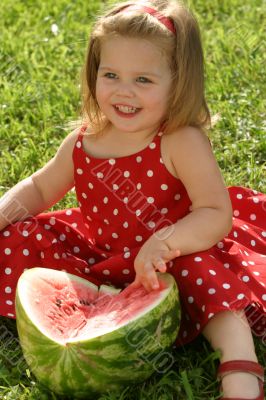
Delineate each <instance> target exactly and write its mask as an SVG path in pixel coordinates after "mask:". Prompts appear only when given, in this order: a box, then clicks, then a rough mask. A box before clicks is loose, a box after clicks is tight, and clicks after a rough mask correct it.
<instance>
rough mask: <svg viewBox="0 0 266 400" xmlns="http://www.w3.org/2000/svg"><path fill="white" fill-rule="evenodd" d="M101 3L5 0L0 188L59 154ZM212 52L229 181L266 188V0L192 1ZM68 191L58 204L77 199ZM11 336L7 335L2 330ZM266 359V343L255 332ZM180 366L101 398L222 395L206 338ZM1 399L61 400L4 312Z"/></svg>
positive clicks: (217, 145)
mask: <svg viewBox="0 0 266 400" xmlns="http://www.w3.org/2000/svg"><path fill="white" fill-rule="evenodd" d="M101 4H102V2H100V1H98V0H95V1H91V0H89V1H84V0H77V1H75V2H74V1H73V2H69V1H66V0H57V1H52V0H45V1H41V0H24V1H23V0H20V1H19V0H14V1H13V0H4V1H3V2H1V13H0V24H1V27H3V28H2V29H1V47H0V72H1V74H0V75H1V76H0V93H1V97H0V126H1V129H0V154H1V158H0V174H1V175H0V195H2V194H4V193H5V192H6V191H7V190H8V189H9V188H10V187H12V186H13V185H14V184H15V183H17V182H18V181H19V180H21V179H23V178H24V177H26V176H28V175H30V174H31V173H33V172H34V171H35V170H36V169H38V168H40V167H41V166H42V165H44V163H46V162H47V161H48V160H49V159H50V158H51V157H52V156H53V155H54V153H55V151H56V149H57V147H58V146H59V144H60V142H61V141H62V139H63V138H64V137H65V136H66V134H67V131H66V130H65V128H64V127H65V124H66V122H67V121H70V120H73V119H75V118H76V117H77V116H78V110H79V105H80V99H79V74H80V68H81V65H82V63H83V61H84V54H85V49H86V46H87V38H88V34H89V29H90V23H91V21H92V20H93V18H94V15H95V13H97V11H98V10H99V8H100V7H101ZM189 4H190V6H191V8H192V9H193V10H194V11H195V14H196V15H197V17H198V19H199V22H200V25H201V29H202V39H203V45H204V51H205V59H206V78H207V79H206V94H207V100H208V103H209V106H210V108H211V111H212V113H216V112H220V114H221V120H220V121H219V123H218V124H217V125H216V126H215V128H214V129H213V130H212V132H211V133H210V137H211V140H212V143H213V149H214V152H215V155H216V157H217V160H218V163H219V165H220V168H221V170H222V172H223V175H224V178H225V182H226V184H227V185H228V186H230V185H242V186H247V187H252V188H254V189H257V190H259V191H263V192H266V181H265V170H266V169H265V159H266V138H265V133H264V128H265V114H263V113H264V110H265V102H263V93H265V91H266V87H265V84H263V82H265V68H264V63H265V58H264V55H265V54H266V52H265V39H264V35H263V33H264V32H263V29H264V28H265V26H264V27H263V0H253V1H252V2H248V1H244V2H243V1H242V0H193V1H192V0H191V1H189ZM52 24H57V26H58V28H59V33H58V35H54V34H53V33H52V31H51V26H52ZM76 205H77V203H76V198H75V195H74V193H73V192H70V193H69V194H68V195H67V196H65V198H64V199H63V200H61V201H60V202H59V203H58V204H57V205H55V206H54V207H53V209H60V208H63V207H71V206H76ZM3 332H5V333H6V334H5V335H3V334H2V333H3ZM255 343H256V347H257V352H258V355H259V358H260V361H261V363H263V364H264V365H266V359H265V358H266V356H265V347H264V346H263V345H262V344H261V342H260V341H259V340H258V339H256V340H255ZM173 353H174V356H175V360H176V361H175V364H174V365H173V367H172V368H171V370H170V371H168V372H167V373H166V374H165V375H163V376H161V375H159V374H156V375H154V376H153V377H152V378H151V379H150V380H148V381H147V382H145V383H144V384H143V385H138V386H136V387H133V388H127V389H125V391H124V392H121V393H118V394H115V393H112V394H108V395H106V396H102V397H101V400H104V399H105V400H129V399H132V400H146V399H156V400H157V399H159V400H170V399H188V400H198V399H201V400H205V399H212V400H214V399H217V398H218V397H219V394H218V393H219V390H218V389H219V388H218V382H217V381H216V378H215V376H216V368H217V365H218V361H217V360H218V355H217V354H216V353H212V351H211V349H210V347H209V345H208V343H207V342H206V341H205V340H204V339H203V338H202V337H199V338H198V339H197V340H196V341H194V342H193V343H191V344H189V345H187V346H185V347H182V348H178V349H174V350H173ZM0 398H1V399H6V400H7V399H10V400H14V399H23V400H29V399H32V400H42V399H43V400H44V399H47V400H48V399H57V397H56V396H54V395H53V394H52V393H49V392H47V391H46V390H45V389H43V388H42V387H41V386H40V385H39V384H38V382H36V379H35V377H34V376H33V375H32V374H31V373H30V371H29V370H28V369H27V366H26V364H25V362H24V360H23V357H22V353H21V349H20V346H19V342H18V338H17V331H16V326H15V323H14V321H11V320H8V319H6V318H0Z"/></svg>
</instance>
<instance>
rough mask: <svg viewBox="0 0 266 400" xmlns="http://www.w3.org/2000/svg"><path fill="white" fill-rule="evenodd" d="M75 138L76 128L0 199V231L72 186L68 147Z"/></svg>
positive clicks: (36, 211) (47, 205) (70, 147)
mask: <svg viewBox="0 0 266 400" xmlns="http://www.w3.org/2000/svg"><path fill="white" fill-rule="evenodd" d="M76 137H77V131H73V132H72V133H70V134H69V135H68V136H67V137H66V138H65V140H64V141H63V142H62V144H61V146H60V147H59V149H58V151H57V153H56V155H55V156H54V157H53V158H52V159H51V160H50V161H49V162H48V163H47V164H46V165H45V166H44V167H43V168H41V169H39V170H38V171H36V172H35V173H34V174H33V175H31V176H30V177H28V178H26V179H23V180H22V181H20V182H19V183H17V184H16V185H15V186H14V187H13V188H11V189H10V190H9V191H8V192H6V193H5V195H4V196H3V197H2V198H1V199H0V230H2V229H4V228H5V227H6V226H7V225H9V224H11V223H13V222H15V221H19V220H23V219H25V218H27V217H31V216H34V215H37V214H39V213H40V212H43V211H45V210H47V209H48V208H49V207H51V206H52V205H54V204H55V203H57V202H58V201H59V200H60V199H61V198H62V197H63V196H64V195H65V194H66V193H67V192H68V191H69V190H70V189H71V188H72V187H73V185H74V176H73V162H72V150H73V146H74V143H75V140H76Z"/></svg>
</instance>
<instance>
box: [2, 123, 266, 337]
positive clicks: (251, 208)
mask: <svg viewBox="0 0 266 400" xmlns="http://www.w3.org/2000/svg"><path fill="white" fill-rule="evenodd" d="M85 130H86V127H85V126H84V127H82V128H81V130H80V133H79V135H78V138H77V140H76V143H75V146H74V150H73V163H74V174H75V188H76V194H77V199H78V202H79V207H77V208H71V209H67V210H62V211H54V212H47V213H42V214H39V215H37V216H36V217H34V218H30V219H28V220H25V221H23V222H17V223H14V224H11V225H9V226H7V227H6V228H5V229H3V230H2V231H1V232H0V314H1V315H3V316H7V317H11V318H15V309H14V297H15V290H16V284H17V280H18V278H19V276H20V275H21V273H22V272H23V270H24V269H25V268H32V267H35V266H42V267H46V268H55V269H59V270H65V271H67V272H70V273H72V274H76V275H78V276H81V277H83V278H85V279H88V280H90V281H92V282H94V283H96V284H100V283H107V284H113V285H115V286H117V287H125V286H126V285H127V284H129V283H130V282H132V281H133V280H134V277H135V273H134V259H135V257H136V255H137V253H138V252H139V250H140V248H141V246H142V245H143V243H144V242H145V241H146V240H147V239H148V237H149V236H150V235H151V234H152V233H154V232H155V231H156V230H158V229H161V228H162V227H164V226H167V225H170V224H172V223H175V222H176V221H177V220H178V219H180V218H183V217H184V216H185V215H187V214H188V213H189V212H190V209H189V207H190V205H191V201H190V199H189V197H188V194H187V192H186V189H185V187H184V185H183V184H182V182H181V181H180V180H179V179H176V178H175V177H174V176H173V175H172V174H171V173H170V172H169V171H168V170H167V169H166V167H165V165H164V163H163V160H162V157H161V152H160V142H161V136H162V132H158V133H157V134H156V136H155V137H154V138H153V141H152V142H151V143H150V144H149V145H148V146H147V147H146V148H145V149H143V150H141V151H139V152H138V153H135V154H132V155H129V156H125V157H119V158H108V159H102V158H101V159H99V158H95V157H92V156H90V155H88V154H87V153H86V152H85V150H84V148H83V144H82V140H83V134H84V132H85ZM228 191H229V193H230V197H231V201H232V205H233V210H234V218H233V228H232V230H231V232H230V234H228V236H226V237H225V238H224V239H223V240H221V241H220V242H219V243H217V244H216V245H215V246H213V247H212V248H210V249H209V250H206V251H202V252H198V253H193V254H191V255H186V256H181V257H179V258H176V259H175V260H173V261H171V262H169V263H168V264H167V267H168V272H169V273H171V274H172V275H173V276H174V277H175V279H176V281H177V284H178V287H179V291H180V298H181V306H182V321H181V327H180V331H179V336H178V339H177V344H184V343H186V342H189V341H191V340H192V339H194V338H195V337H196V336H197V335H198V334H199V333H200V332H201V331H202V329H203V327H204V326H205V325H206V324H207V323H208V321H209V320H210V318H211V317H212V316H213V315H215V314H216V313H218V312H220V311H223V310H228V309H230V310H237V309H243V308H245V309H246V314H247V316H248V319H249V322H250V324H251V326H252V331H253V333H254V334H256V335H258V336H260V337H261V338H262V339H263V340H266V254H265V250H266V246H265V242H266V218H265V211H266V196H265V195H263V194H261V193H258V192H256V191H254V190H251V189H247V188H242V187H229V188H228Z"/></svg>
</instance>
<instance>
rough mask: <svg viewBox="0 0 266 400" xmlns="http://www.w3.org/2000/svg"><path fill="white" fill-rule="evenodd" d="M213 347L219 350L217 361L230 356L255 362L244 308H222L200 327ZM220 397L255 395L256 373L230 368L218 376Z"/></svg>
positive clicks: (247, 397) (256, 391)
mask: <svg viewBox="0 0 266 400" xmlns="http://www.w3.org/2000/svg"><path fill="white" fill-rule="evenodd" d="M203 335H204V336H205V337H206V339H207V340H208V341H209V342H210V344H211V346H212V347H213V349H214V350H218V349H219V350H220V351H221V363H223V362H225V361H231V360H249V361H255V362H257V361H258V360H257V356H256V353H255V347H254V342H253V338H252V333H251V329H250V326H249V324H248V321H247V319H246V317H245V313H244V311H235V312H231V311H223V312H220V313H219V314H217V315H216V316H214V317H213V318H212V319H211V320H210V322H209V323H208V324H207V325H206V327H205V329H204V330H203ZM222 391H223V395H224V397H229V398H230V397H232V398H233V397H241V398H243V399H254V398H256V397H257V396H258V395H259V384H258V379H257V377H255V376H253V375H251V374H249V373H245V372H234V373H231V374H229V375H226V376H225V377H224V378H223V379H222Z"/></svg>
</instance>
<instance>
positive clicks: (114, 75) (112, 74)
mask: <svg viewBox="0 0 266 400" xmlns="http://www.w3.org/2000/svg"><path fill="white" fill-rule="evenodd" d="M104 76H105V77H106V78H109V79H114V78H115V77H116V74H114V73H113V72H106V74H104Z"/></svg>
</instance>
